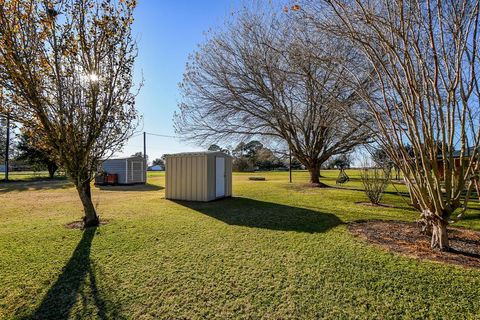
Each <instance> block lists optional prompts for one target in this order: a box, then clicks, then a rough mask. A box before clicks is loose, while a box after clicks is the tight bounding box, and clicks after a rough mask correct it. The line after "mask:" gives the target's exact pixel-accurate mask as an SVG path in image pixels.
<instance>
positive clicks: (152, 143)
mask: <svg viewBox="0 0 480 320" xmlns="http://www.w3.org/2000/svg"><path fill="white" fill-rule="evenodd" d="M240 5H241V2H240V1H239V0H208V1H204V0H202V1H200V0H199V1H196V0H176V1H166V0H140V1H139V2H138V7H137V10H136V16H135V22H134V34H135V35H136V36H137V40H138V50H139V52H138V58H137V64H136V73H137V77H139V75H141V74H142V73H143V78H144V87H143V88H142V90H141V92H140V95H139V96H138V97H137V102H136V104H137V108H138V110H139V112H140V113H141V114H142V115H143V117H144V120H143V128H142V125H140V127H139V128H138V130H139V131H146V132H151V133H156V134H163V135H169V136H173V135H174V134H175V133H174V129H173V121H172V118H173V113H174V111H175V110H176V109H177V103H178V101H179V99H180V93H179V90H178V83H179V82H180V81H181V80H182V75H183V71H184V68H185V63H186V62H187V58H188V55H189V54H190V53H192V52H194V50H195V49H196V48H197V45H198V44H199V43H201V42H202V41H203V40H204V39H205V35H204V33H205V32H206V31H207V30H208V29H209V28H218V27H221V25H222V24H223V21H224V20H225V18H226V17H228V15H230V14H231V12H232V11H234V10H236V9H238V8H239V6H240ZM194 150H202V148H201V147H199V146H195V145H191V144H188V143H182V142H181V141H179V140H177V139H174V138H162V137H155V136H150V135H148V136H147V155H148V156H149V159H150V160H153V159H155V158H159V157H160V156H161V155H162V154H164V153H175V152H183V151H194ZM137 151H141V152H143V137H142V136H141V135H138V136H134V137H132V138H131V139H130V141H129V142H128V144H127V146H126V147H125V149H124V151H123V153H121V154H119V156H129V155H131V154H133V153H135V152H137Z"/></svg>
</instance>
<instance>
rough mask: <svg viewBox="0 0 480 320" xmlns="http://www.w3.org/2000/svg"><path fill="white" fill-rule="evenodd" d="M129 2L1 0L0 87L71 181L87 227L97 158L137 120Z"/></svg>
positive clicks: (93, 217)
mask: <svg viewBox="0 0 480 320" xmlns="http://www.w3.org/2000/svg"><path fill="white" fill-rule="evenodd" d="M134 7H135V0H124V1H123V0H118V1H109V0H99V1H93V0H57V1H40V0H24V1H1V2H0V86H2V87H4V88H5V89H6V90H7V92H8V93H9V95H10V97H11V100H12V105H14V106H16V110H15V112H14V113H15V116H16V120H17V121H19V122H21V123H22V125H23V127H24V128H27V129H28V130H31V131H33V132H35V136H36V137H41V139H38V140H37V141H41V142H42V143H44V147H45V148H44V149H45V150H50V151H51V152H53V153H54V156H55V158H56V159H58V162H59V165H61V166H62V168H64V170H65V172H66V173H67V174H68V176H69V177H70V178H71V179H72V181H73V183H74V184H75V186H76V189H77V191H78V194H79V196H80V199H81V202H82V204H83V208H84V213H85V217H84V224H85V226H91V225H96V224H98V216H97V213H96V211H95V208H94V206H93V203H92V199H91V191H90V182H91V180H92V177H93V174H94V172H95V170H96V167H97V164H98V162H99V160H100V159H103V158H107V157H109V156H110V155H111V154H113V153H114V152H115V151H117V150H119V149H120V148H121V147H122V146H123V144H124V142H125V141H126V139H127V138H128V137H129V136H130V135H131V133H132V130H133V128H134V127H135V125H136V121H135V119H137V112H136V110H135V108H134V100H135V93H134V92H132V88H133V79H132V78H133V64H134V60H135V57H136V45H135V41H134V40H133V38H132V36H131V23H132V21H133V16H132V14H133V10H134ZM0 112H1V110H0ZM36 147H39V148H42V145H38V146H36Z"/></svg>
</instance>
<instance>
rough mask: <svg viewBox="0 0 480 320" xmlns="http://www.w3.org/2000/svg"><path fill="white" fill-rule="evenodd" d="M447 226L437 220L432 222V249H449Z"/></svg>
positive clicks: (441, 220) (444, 222) (440, 220)
mask: <svg viewBox="0 0 480 320" xmlns="http://www.w3.org/2000/svg"><path fill="white" fill-rule="evenodd" d="M447 225H448V223H447V222H446V221H444V220H443V219H439V218H436V219H435V220H434V221H433V222H432V242H431V245H430V246H431V248H432V249H435V250H440V251H446V250H448V249H449V245H448V233H447Z"/></svg>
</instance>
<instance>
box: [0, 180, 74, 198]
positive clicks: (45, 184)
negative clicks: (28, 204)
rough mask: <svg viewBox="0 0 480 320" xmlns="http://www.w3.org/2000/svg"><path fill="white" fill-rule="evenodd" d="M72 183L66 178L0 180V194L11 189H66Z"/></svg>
mask: <svg viewBox="0 0 480 320" xmlns="http://www.w3.org/2000/svg"><path fill="white" fill-rule="evenodd" d="M72 186H73V184H72V183H71V182H70V181H68V180H67V179H66V178H58V179H57V178H55V179H32V180H24V181H9V182H0V194H2V193H8V192H13V191H39V190H53V189H68V188H70V187H72Z"/></svg>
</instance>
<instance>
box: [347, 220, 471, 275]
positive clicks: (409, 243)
mask: <svg viewBox="0 0 480 320" xmlns="http://www.w3.org/2000/svg"><path fill="white" fill-rule="evenodd" d="M348 228H349V230H350V231H351V232H352V233H353V234H354V235H356V236H359V237H361V238H363V239H365V240H366V241H367V242H369V243H373V244H376V245H380V246H381V247H383V248H386V249H388V250H390V251H393V252H397V253H401V254H404V255H407V256H410V257H415V258H418V259H425V260H432V261H438V262H442V263H447V264H455V265H460V266H464V267H468V268H480V232H477V231H472V230H468V229H462V228H448V235H449V239H450V247H451V250H450V251H448V252H440V251H435V250H432V249H430V237H429V236H427V235H424V234H421V233H420V228H419V226H418V225H417V224H416V223H415V222H401V221H378V220H370V221H358V222H353V223H351V224H350V225H349V227H348Z"/></svg>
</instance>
